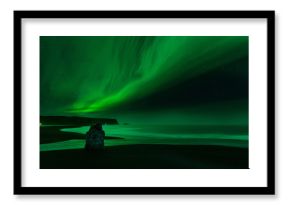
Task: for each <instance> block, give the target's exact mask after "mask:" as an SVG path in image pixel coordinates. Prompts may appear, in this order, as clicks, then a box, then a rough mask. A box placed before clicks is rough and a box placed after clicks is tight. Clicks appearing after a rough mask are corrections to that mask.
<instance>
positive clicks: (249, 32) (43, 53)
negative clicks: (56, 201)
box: [14, 11, 275, 194]
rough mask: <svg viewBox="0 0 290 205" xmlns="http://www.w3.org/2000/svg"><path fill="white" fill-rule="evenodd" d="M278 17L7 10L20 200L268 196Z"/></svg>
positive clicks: (227, 13)
mask: <svg viewBox="0 0 290 205" xmlns="http://www.w3.org/2000/svg"><path fill="white" fill-rule="evenodd" d="M274 19H275V13H274V11H14V193H15V194H274V193H275V191H274V187H275V180H274V179H275V178H274V173H275V172H274V171H275V164H274V147H275V145H274V142H275V141H274V140H275V137H274V134H275V131H274V117H275V115H274V112H275V110H274V103H275V94H274V90H275V89H274V79H275V71H274V57H275V56H274V52H275V41H274V36H275V29H274V25H275V22H274Z"/></svg>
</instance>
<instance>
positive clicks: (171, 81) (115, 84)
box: [40, 36, 248, 125]
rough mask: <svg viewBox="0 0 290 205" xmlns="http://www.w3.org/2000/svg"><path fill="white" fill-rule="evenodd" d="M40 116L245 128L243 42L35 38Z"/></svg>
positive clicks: (167, 38) (182, 38) (245, 53)
mask: <svg viewBox="0 0 290 205" xmlns="http://www.w3.org/2000/svg"><path fill="white" fill-rule="evenodd" d="M40 114H41V115H62V116H63V115H73V116H90V117H110V118H116V119H117V120H119V121H122V122H130V123H134V122H135V123H160V124H164V123H166V124H243V125H247V124H248V37H247V36H41V37H40Z"/></svg>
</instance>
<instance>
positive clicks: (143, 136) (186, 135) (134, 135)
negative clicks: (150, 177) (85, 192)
mask: <svg viewBox="0 0 290 205" xmlns="http://www.w3.org/2000/svg"><path fill="white" fill-rule="evenodd" d="M103 129H104V131H105V133H106V136H110V137H118V138H120V139H105V146H119V145H133V144H166V145H219V146H231V147H242V148H247V147H248V131H247V127H245V126H192V125H104V126H103ZM88 130H89V126H82V127H76V128H64V129H61V131H62V132H73V133H81V134H85V133H86V132H87V131H88ZM84 145H85V140H84V139H74V140H66V141H61V142H55V143H48V144H41V145H40V151H50V150H63V149H83V147H84Z"/></svg>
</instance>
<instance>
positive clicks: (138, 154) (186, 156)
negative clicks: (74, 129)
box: [40, 145, 248, 169]
mask: <svg viewBox="0 0 290 205" xmlns="http://www.w3.org/2000/svg"><path fill="white" fill-rule="evenodd" d="M40 168H41V169H241V168H244V169H245V168H248V150H247V149H244V148H234V147H223V146H206V145H122V146H112V147H106V149H105V150H104V151H103V152H102V153H93V152H87V151H86V150H82V149H75V150H58V151H46V152H41V153H40Z"/></svg>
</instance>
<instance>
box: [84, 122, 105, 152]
mask: <svg viewBox="0 0 290 205" xmlns="http://www.w3.org/2000/svg"><path fill="white" fill-rule="evenodd" d="M104 137H105V132H104V130H103V128H102V124H101V123H96V124H94V125H92V126H91V127H90V129H89V131H88V132H87V133H86V145H85V149H86V150H88V151H103V150H104Z"/></svg>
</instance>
